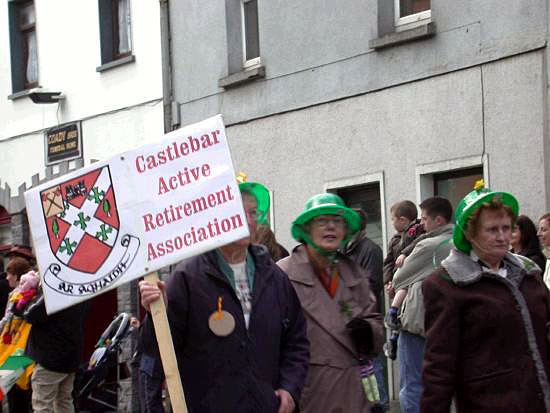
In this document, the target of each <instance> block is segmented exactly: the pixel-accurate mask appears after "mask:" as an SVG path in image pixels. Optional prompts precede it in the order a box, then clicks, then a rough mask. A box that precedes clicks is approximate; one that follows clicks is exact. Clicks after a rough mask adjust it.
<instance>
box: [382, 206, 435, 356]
mask: <svg viewBox="0 0 550 413" xmlns="http://www.w3.org/2000/svg"><path fill="white" fill-rule="evenodd" d="M390 213H391V220H392V224H393V227H394V229H395V230H396V231H397V233H396V234H395V235H394V236H393V237H392V239H391V240H390V242H389V245H388V255H387V256H386V259H385V260H384V284H385V285H386V290H387V291H388V292H389V294H390V297H391V298H393V301H392V304H391V307H390V309H389V310H388V313H387V314H386V317H385V318H384V322H385V324H386V326H387V327H388V328H389V329H390V331H391V335H390V339H389V340H388V342H387V343H386V344H385V345H384V354H385V355H386V357H388V358H390V359H392V360H395V358H396V356H397V338H398V337H399V327H400V325H399V320H398V318H397V313H398V310H399V307H401V304H402V303H403V300H404V299H405V297H406V295H407V291H406V290H400V291H399V292H398V294H396V295H395V296H394V292H393V290H392V286H391V281H392V279H393V275H394V273H395V271H397V269H398V268H399V267H400V266H402V265H403V262H404V261H405V257H406V256H408V255H409V254H410V253H411V252H412V250H413V249H414V245H416V242H415V240H417V239H418V238H419V237H420V236H421V235H422V234H424V232H425V231H424V228H423V226H422V225H421V224H420V220H419V219H418V209H417V208H416V205H415V204H414V202H412V201H409V200H403V201H400V202H397V203H395V204H393V205H392V207H391V208H390ZM413 243H414V244H413Z"/></svg>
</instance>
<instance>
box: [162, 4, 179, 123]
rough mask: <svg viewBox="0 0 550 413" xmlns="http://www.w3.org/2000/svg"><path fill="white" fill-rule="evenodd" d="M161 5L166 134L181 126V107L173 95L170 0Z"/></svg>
mask: <svg viewBox="0 0 550 413" xmlns="http://www.w3.org/2000/svg"><path fill="white" fill-rule="evenodd" d="M159 4H160V45H161V55H162V104H163V110H164V132H165V133H167V132H170V131H172V130H173V129H175V127H177V126H179V116H178V115H179V107H178V104H177V102H174V101H173V94H172V47H171V37H170V5H169V1H168V0H159Z"/></svg>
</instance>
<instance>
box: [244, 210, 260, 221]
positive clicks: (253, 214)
mask: <svg viewBox="0 0 550 413" xmlns="http://www.w3.org/2000/svg"><path fill="white" fill-rule="evenodd" d="M244 212H245V214H246V218H247V219H250V220H257V219H258V218H260V211H258V210H257V209H251V210H249V211H247V210H246V209H245V211H244Z"/></svg>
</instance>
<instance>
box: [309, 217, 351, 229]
mask: <svg viewBox="0 0 550 413" xmlns="http://www.w3.org/2000/svg"><path fill="white" fill-rule="evenodd" d="M312 221H313V222H314V223H315V224H316V225H318V226H320V227H321V228H325V227H327V226H328V225H329V224H330V223H332V224H333V225H334V226H335V227H338V228H344V227H345V226H346V224H347V223H346V220H345V219H344V218H342V217H330V218H329V217H315V218H313V219H312Z"/></svg>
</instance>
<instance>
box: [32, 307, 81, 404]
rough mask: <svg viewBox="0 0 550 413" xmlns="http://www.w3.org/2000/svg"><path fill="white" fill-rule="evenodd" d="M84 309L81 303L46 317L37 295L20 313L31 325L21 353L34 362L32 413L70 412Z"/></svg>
mask: <svg viewBox="0 0 550 413" xmlns="http://www.w3.org/2000/svg"><path fill="white" fill-rule="evenodd" d="M88 306H89V302H84V303H81V304H77V305H74V306H72V307H69V308H66V309H64V310H61V311H59V312H57V313H54V314H51V315H48V314H47V313H46V306H45V302H44V297H43V296H41V297H40V298H39V299H38V300H37V301H35V302H34V303H32V304H31V305H29V307H28V308H27V310H26V311H25V313H24V318H25V320H26V321H27V322H29V323H30V324H32V328H31V333H30V335H29V340H28V342H27V349H26V351H25V354H26V355H27V356H28V357H30V358H32V359H33V360H34V361H35V362H36V365H35V366H34V370H33V374H32V379H31V386H32V408H33V411H34V412H35V413H42V412H50V413H51V412H56V413H57V412H63V413H65V412H68V413H70V412H74V407H73V397H72V391H73V384H74V379H75V372H76V370H77V369H78V366H79V365H80V362H81V358H82V346H83V342H84V330H83V325H84V321H85V319H86V316H87V313H88Z"/></svg>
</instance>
